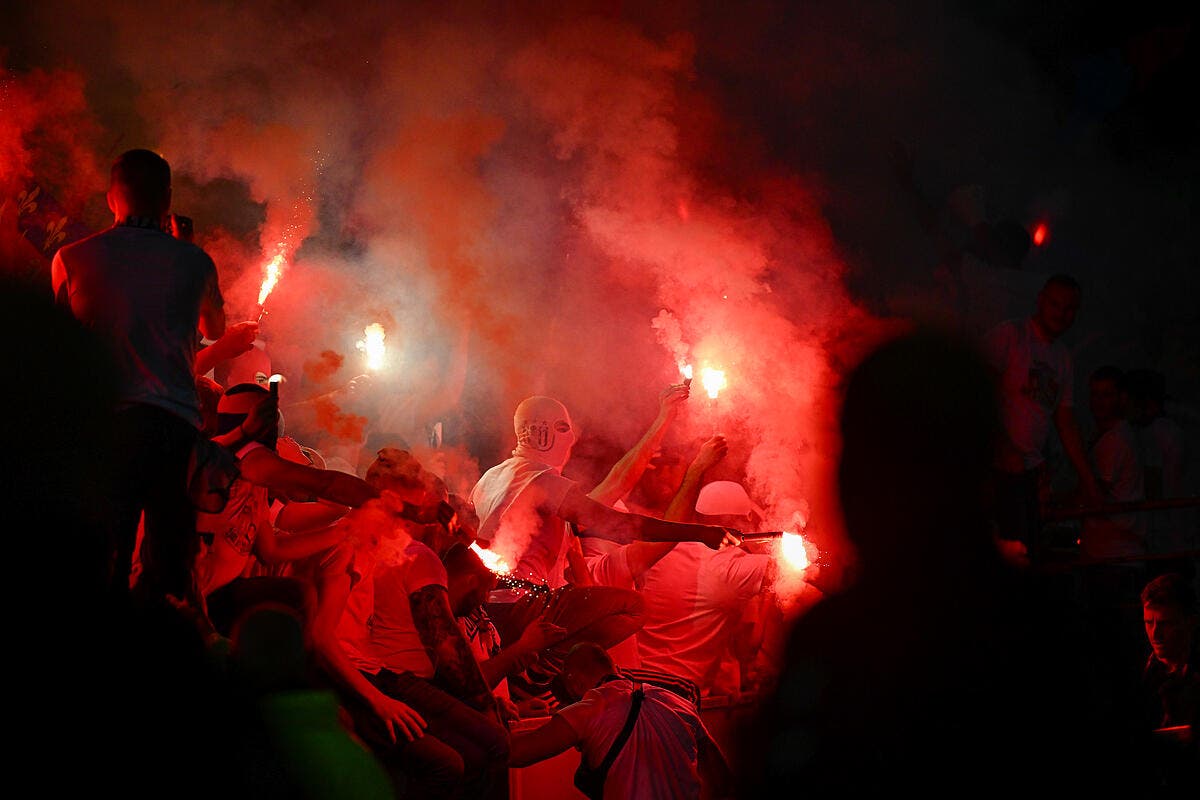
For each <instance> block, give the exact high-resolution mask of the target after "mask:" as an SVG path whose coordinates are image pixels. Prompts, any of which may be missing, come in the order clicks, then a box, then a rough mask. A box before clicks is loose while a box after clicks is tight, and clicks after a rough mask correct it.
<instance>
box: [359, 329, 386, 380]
mask: <svg viewBox="0 0 1200 800" xmlns="http://www.w3.org/2000/svg"><path fill="white" fill-rule="evenodd" d="M363 335H364V336H366V338H365V339H359V340H358V341H357V342H355V344H354V346H355V347H357V348H358V349H359V350H362V351H363V353H364V354H365V355H366V361H367V369H375V370H378V369H383V362H384V356H385V355H386V353H387V351H386V349H385V348H384V344H383V340H384V339H386V338H387V334H386V333H385V332H384V330H383V326H382V325H380V324H379V323H378V322H372V323H371V324H370V325H368V326H367V327H366V328H364V329H363Z"/></svg>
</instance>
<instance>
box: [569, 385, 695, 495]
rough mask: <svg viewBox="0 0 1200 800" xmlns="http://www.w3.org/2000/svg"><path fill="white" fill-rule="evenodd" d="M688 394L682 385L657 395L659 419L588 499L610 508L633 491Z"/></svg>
mask: <svg viewBox="0 0 1200 800" xmlns="http://www.w3.org/2000/svg"><path fill="white" fill-rule="evenodd" d="M688 394H689V385H688V384H687V383H681V384H678V385H675V386H668V387H667V388H666V390H665V391H663V393H662V394H661V395H659V409H658V416H657V417H655V418H654V422H652V423H651V424H650V427H649V428H648V429H647V430H646V433H645V434H644V435H643V436H642V438H641V439H640V440H638V443H637V444H635V445H634V446H633V447H632V448H630V450H629V452H628V453H626V454H625V455H623V456H622V457H621V460H620V461H618V462H617V463H616V464H614V465H613V468H612V469H611V470H609V472H608V475H607V476H605V478H604V480H602V481H601V482H600V485H599V486H597V487H596V488H595V489H592V490H591V491H590V492H588V497H590V498H592V499H593V500H595V501H597V502H599V503H603V504H604V505H606V506H611V505H612V504H613V503H615V502H617V501H618V500H620V499H621V498H622V497H624V496H625V495H627V494H629V492H630V491H632V490H633V487H634V486H636V485H637V482H638V481H639V480H640V479H641V477H642V473H644V472H645V471H646V467H648V466H649V465H650V459H651V458H653V456H654V451H655V450H657V449H658V448H659V446H660V445H662V440H663V437H665V436H666V435H667V428H668V427H670V424H671V422H672V421H673V420H674V419H675V416H676V414H678V413H679V407H680V406H681V405H682V404H683V403H684V402H686V401H687V399H688Z"/></svg>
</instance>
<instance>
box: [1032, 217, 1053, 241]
mask: <svg viewBox="0 0 1200 800" xmlns="http://www.w3.org/2000/svg"><path fill="white" fill-rule="evenodd" d="M1049 236H1050V226H1049V225H1047V224H1046V223H1044V222H1039V223H1038V224H1037V227H1035V228H1034V229H1033V244H1034V246H1035V247H1041V246H1042V245H1044V244H1045V243H1046V239H1048V238H1049Z"/></svg>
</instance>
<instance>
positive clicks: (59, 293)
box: [50, 252, 71, 309]
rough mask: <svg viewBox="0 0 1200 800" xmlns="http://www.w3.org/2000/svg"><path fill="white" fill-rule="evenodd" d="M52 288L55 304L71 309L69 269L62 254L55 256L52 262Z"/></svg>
mask: <svg viewBox="0 0 1200 800" xmlns="http://www.w3.org/2000/svg"><path fill="white" fill-rule="evenodd" d="M50 288H51V289H52V290H53V291H54V302H56V303H58V304H59V305H60V306H63V307H65V308H68V309H69V308H70V307H71V290H70V287H69V286H68V285H67V267H66V265H65V264H63V260H62V253H61V252H57V253H55V254H54V260H53V261H51V262H50Z"/></svg>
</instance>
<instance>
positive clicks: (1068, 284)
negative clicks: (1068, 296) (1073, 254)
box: [1042, 272, 1083, 294]
mask: <svg viewBox="0 0 1200 800" xmlns="http://www.w3.org/2000/svg"><path fill="white" fill-rule="evenodd" d="M1051 286H1061V287H1063V288H1064V289H1071V290H1073V291H1076V292H1079V293H1080V294H1083V287H1082V286H1080V285H1079V281H1077V280H1075V279H1074V278H1073V277H1071V276H1070V275H1068V274H1066V273H1065V272H1059V273H1057V274H1055V275H1051V276H1050V277H1049V278H1046V282H1045V283H1043V284H1042V291H1045V290H1047V289H1049V288H1050V287H1051Z"/></svg>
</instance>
